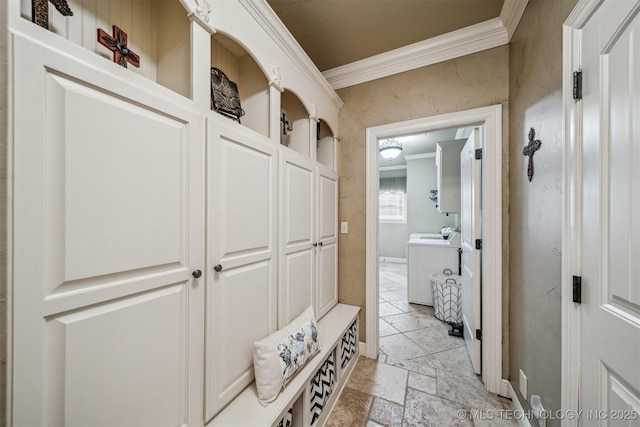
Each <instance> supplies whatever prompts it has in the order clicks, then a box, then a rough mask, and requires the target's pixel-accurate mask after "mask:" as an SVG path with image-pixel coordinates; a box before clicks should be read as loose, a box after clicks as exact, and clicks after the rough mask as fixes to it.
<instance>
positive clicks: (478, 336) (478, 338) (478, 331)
mask: <svg viewBox="0 0 640 427" xmlns="http://www.w3.org/2000/svg"><path fill="white" fill-rule="evenodd" d="M476 339H477V340H479V341H482V329H476Z"/></svg>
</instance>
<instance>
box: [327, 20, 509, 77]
mask: <svg viewBox="0 0 640 427" xmlns="http://www.w3.org/2000/svg"><path fill="white" fill-rule="evenodd" d="M508 42H509V40H508V39H507V32H506V31H505V29H504V25H502V21H501V20H500V19H499V18H493V19H490V20H488V21H485V22H481V23H479V24H475V25H471V26H469V27H466V28H462V29H460V30H456V31H452V32H450V33H447V34H443V35H441V36H437V37H432V38H430V39H428V40H423V41H420V42H417V43H413V44H410V45H407V46H403V47H400V48H398V49H394V50H390V51H388V52H384V53H381V54H379V55H374V56H371V57H369V58H365V59H361V60H359V61H356V62H352V63H350V64H347V65H342V66H340V67H336V68H332V69H330V70H327V71H325V72H324V73H322V74H324V76H325V77H326V78H327V81H328V82H329V83H330V84H331V86H332V87H333V88H334V89H342V88H345V87H348V86H354V85H357V84H360V83H364V82H368V81H371V80H375V79H379V78H382V77H387V76H391V75H393V74H398V73H402V72H405V71H409V70H414V69H416V68H420V67H424V66H426V65H431V64H436V63H438V62H443V61H447V60H449V59H454V58H459V57H461V56H465V55H470V54H472V53H476V52H480V51H482V50H485V49H491V48H494V47H498V46H502V45H504V44H507V43H508Z"/></svg>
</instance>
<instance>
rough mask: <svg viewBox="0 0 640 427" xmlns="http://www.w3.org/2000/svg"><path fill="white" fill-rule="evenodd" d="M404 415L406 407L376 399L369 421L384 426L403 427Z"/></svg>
mask: <svg viewBox="0 0 640 427" xmlns="http://www.w3.org/2000/svg"><path fill="white" fill-rule="evenodd" d="M403 414H404V406H402V405H399V404H397V403H393V402H389V401H387V400H384V399H379V398H377V397H376V398H375V399H373V404H372V405H371V412H370V413H369V419H370V420H373V421H375V422H376V423H380V424H381V425H383V426H388V427H401V426H402V415H403Z"/></svg>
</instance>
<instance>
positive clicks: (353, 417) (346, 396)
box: [325, 387, 373, 427]
mask: <svg viewBox="0 0 640 427" xmlns="http://www.w3.org/2000/svg"><path fill="white" fill-rule="evenodd" d="M372 401H373V397H371V396H369V395H367V394H366V393H362V392H361V391H358V390H354V389H351V388H349V387H345V388H344V390H343V391H342V394H341V395H340V398H339V399H338V402H337V403H336V405H335V406H334V407H333V410H332V411H331V414H329V418H327V422H326V423H325V426H327V427H344V426H353V427H357V426H364V425H365V423H366V420H367V416H368V414H369V409H370V408H371V402H372Z"/></svg>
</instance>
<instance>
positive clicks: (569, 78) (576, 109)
mask: <svg viewBox="0 0 640 427" xmlns="http://www.w3.org/2000/svg"><path fill="white" fill-rule="evenodd" d="M601 3H602V1H601V0H580V1H579V2H578V4H577V5H576V7H575V8H574V9H573V11H572V12H571V14H570V15H569V17H568V18H567V20H566V21H565V22H564V25H563V28H562V31H563V35H562V38H563V46H562V94H563V104H564V105H563V117H562V128H563V129H562V131H563V143H562V158H563V165H562V195H563V196H562V365H561V366H562V368H561V378H562V379H561V381H562V393H561V407H562V409H563V410H564V411H571V410H573V411H577V410H578V409H579V408H580V393H579V392H580V360H581V356H580V346H581V342H580V336H581V324H580V318H581V310H582V309H581V306H580V304H575V303H574V302H573V301H572V294H573V283H572V276H573V275H574V274H575V275H578V276H579V275H581V272H582V266H581V263H580V254H579V248H580V247H581V240H580V239H581V236H582V229H581V222H580V221H577V220H576V219H580V218H581V217H582V212H581V209H582V190H581V177H582V175H581V171H582V101H574V100H573V92H572V89H573V72H574V71H576V70H579V69H580V68H581V54H580V50H581V43H582V41H581V31H580V30H581V28H583V27H584V25H585V24H586V23H587V21H588V20H589V18H590V17H591V16H592V15H593V13H594V12H595V11H596V9H597V8H598V7H599V6H600V4H601ZM578 425H579V420H577V419H575V420H569V419H568V418H565V419H563V420H562V426H563V427H566V426H578Z"/></svg>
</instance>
